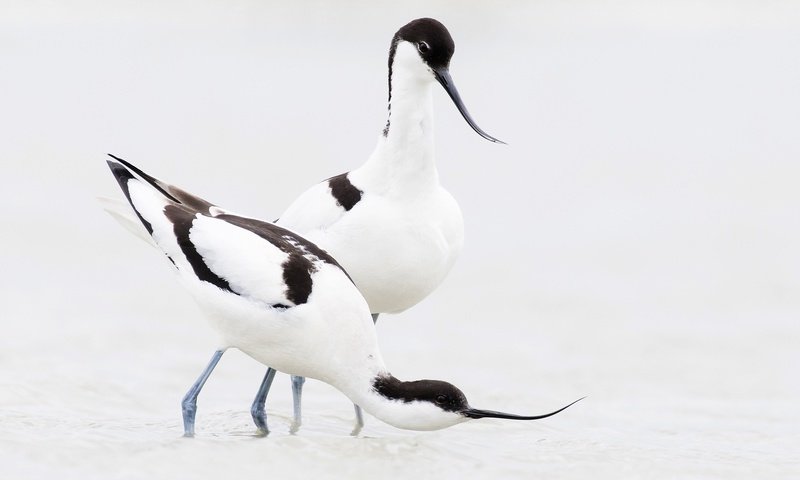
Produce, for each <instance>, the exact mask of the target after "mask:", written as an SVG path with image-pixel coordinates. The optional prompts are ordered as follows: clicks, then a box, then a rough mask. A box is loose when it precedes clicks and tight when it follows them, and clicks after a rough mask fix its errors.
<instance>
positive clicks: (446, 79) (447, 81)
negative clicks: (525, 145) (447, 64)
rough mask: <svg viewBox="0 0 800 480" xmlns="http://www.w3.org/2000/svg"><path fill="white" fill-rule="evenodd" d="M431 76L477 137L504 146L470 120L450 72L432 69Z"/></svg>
mask: <svg viewBox="0 0 800 480" xmlns="http://www.w3.org/2000/svg"><path fill="white" fill-rule="evenodd" d="M433 74H434V75H435V76H436V80H438V81H439V83H440V84H442V87H444V89H445V91H446V92H447V94H448V95H450V98H451V99H452V100H453V103H455V104H456V108H458V111H459V112H461V116H462V117H464V120H466V121H467V123H468V124H469V126H470V127H472V129H473V130H475V131H476V132H478V135H480V136H481V137H483V138H485V139H486V140H489V141H491V142H495V143H502V144H503V145H506V142H504V141H502V140H498V139H496V138H494V137H493V136H491V135H489V134H488V133H486V132H484V131H483V130H481V127H479V126H478V124H477V123H475V120H473V119H472V116H471V115H470V114H469V112H468V111H467V107H466V106H465V105H464V102H463V101H462V100H461V95H459V94H458V90H456V84H455V83H453V78H452V77H451V76H450V71H449V70H447V68H436V69H433Z"/></svg>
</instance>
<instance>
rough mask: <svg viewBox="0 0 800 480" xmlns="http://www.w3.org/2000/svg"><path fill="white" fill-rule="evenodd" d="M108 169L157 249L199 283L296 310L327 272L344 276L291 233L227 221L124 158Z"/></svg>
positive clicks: (237, 220)
mask: <svg viewBox="0 0 800 480" xmlns="http://www.w3.org/2000/svg"><path fill="white" fill-rule="evenodd" d="M108 164H109V167H110V168H111V171H112V173H113V174H114V176H115V177H116V179H117V182H118V183H119V185H120V187H121V188H122V190H123V192H124V193H125V196H126V198H127V199H128V202H129V203H130V204H131V206H132V207H133V210H134V212H135V214H136V215H137V217H138V218H139V220H140V221H141V222H142V224H143V225H144V227H145V228H146V229H147V231H148V232H149V234H150V235H151V236H152V238H153V240H154V241H155V243H156V245H157V246H158V247H159V248H160V249H161V250H162V251H164V253H166V255H167V256H168V257H169V259H170V260H171V261H172V263H173V264H174V265H175V266H176V268H178V269H179V270H180V271H182V272H183V273H188V274H190V275H193V276H194V277H196V279H197V280H199V281H202V282H207V283H210V284H212V285H214V286H216V287H218V288H220V289H222V290H224V291H226V292H229V293H231V294H234V295H239V296H243V297H247V298H249V299H251V300H254V301H257V302H260V303H263V304H264V305H266V306H271V307H274V308H290V307H293V306H295V305H300V304H303V303H306V302H307V301H308V297H309V295H310V294H311V292H312V290H313V278H312V277H313V274H314V272H316V271H317V270H318V269H319V268H321V267H322V266H323V265H325V264H328V265H333V266H335V267H336V268H339V269H341V267H339V265H338V264H337V263H336V261H335V260H334V259H333V258H332V257H331V256H330V255H328V254H327V253H326V252H325V251H323V250H322V249H320V248H319V247H317V246H316V245H314V244H313V243H311V242H309V241H307V240H305V239H304V238H302V237H300V236H299V235H297V234H295V233H293V232H291V231H289V230H286V229H284V228H281V227H279V226H277V225H274V224H271V223H269V222H263V221H260V220H255V219H251V218H246V217H240V216H238V215H233V214H230V213H227V212H225V211H224V210H222V209H219V208H218V207H215V206H214V205H213V204H211V203H210V202H207V201H206V200H204V199H202V198H200V197H197V196H195V195H192V194H190V193H188V192H185V191H184V190H181V189H179V188H177V187H175V186H172V185H169V184H166V183H164V182H162V181H160V180H158V179H155V178H153V177H151V176H149V175H147V174H146V173H144V172H143V171H141V170H139V169H138V168H136V167H134V166H133V165H131V164H130V163H128V162H126V161H124V160H121V159H119V158H117V157H114V161H108Z"/></svg>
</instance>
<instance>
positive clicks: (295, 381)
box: [289, 375, 306, 433]
mask: <svg viewBox="0 0 800 480" xmlns="http://www.w3.org/2000/svg"><path fill="white" fill-rule="evenodd" d="M304 383H306V378H305V377H295V376H294V375H292V407H293V410H294V420H293V421H292V426H291V427H290V428H289V433H297V431H298V430H300V425H301V424H302V423H303V413H302V411H301V407H300V399H301V397H302V396H303V384H304Z"/></svg>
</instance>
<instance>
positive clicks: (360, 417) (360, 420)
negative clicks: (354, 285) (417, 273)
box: [350, 313, 380, 436]
mask: <svg viewBox="0 0 800 480" xmlns="http://www.w3.org/2000/svg"><path fill="white" fill-rule="evenodd" d="M378 315H380V313H373V314H372V322H373V323H375V324H377V323H378ZM353 408H354V409H355V411H356V425H355V426H354V427H353V431H352V432H350V435H353V436H356V435H358V434H359V433H361V429H362V428H364V414H363V413H361V407H359V406H358V405H356V404H353Z"/></svg>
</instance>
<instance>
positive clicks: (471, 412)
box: [461, 397, 586, 420]
mask: <svg viewBox="0 0 800 480" xmlns="http://www.w3.org/2000/svg"><path fill="white" fill-rule="evenodd" d="M584 398H586V397H581V398H579V399H577V400H575V401H574V402H572V403H570V404H569V405H567V406H565V407H561V408H559V409H558V410H556V411H555V412H550V413H545V414H544V415H532V416H523V415H514V414H513V413H503V412H495V411H494V410H479V409H477V408H470V409H468V410H464V411H463V412H461V413H462V414H463V415H464V416H465V417H469V418H506V419H509V420H539V419H542V418H547V417H552V416H553V415H555V414H556V413H559V412H562V411H564V410H566V409H568V408H569V407H571V406H573V405H575V404H576V403H578V402H580V401H581V400H583V399H584Z"/></svg>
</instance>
